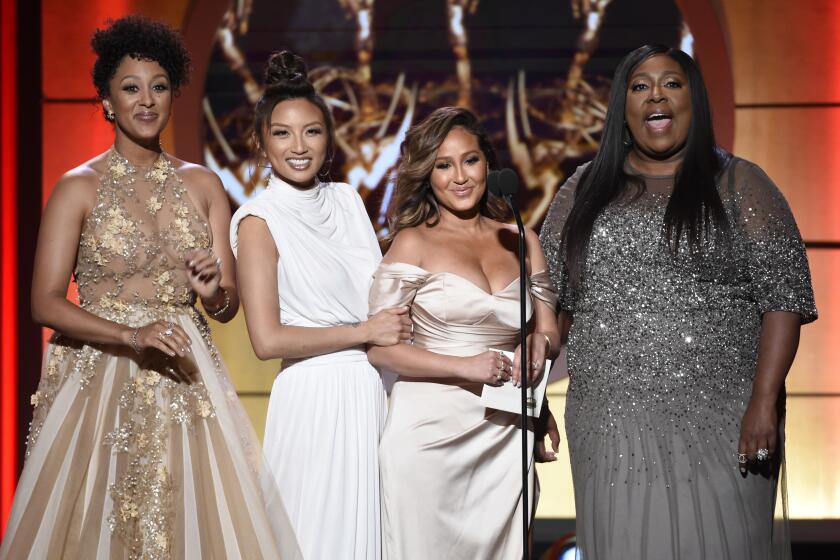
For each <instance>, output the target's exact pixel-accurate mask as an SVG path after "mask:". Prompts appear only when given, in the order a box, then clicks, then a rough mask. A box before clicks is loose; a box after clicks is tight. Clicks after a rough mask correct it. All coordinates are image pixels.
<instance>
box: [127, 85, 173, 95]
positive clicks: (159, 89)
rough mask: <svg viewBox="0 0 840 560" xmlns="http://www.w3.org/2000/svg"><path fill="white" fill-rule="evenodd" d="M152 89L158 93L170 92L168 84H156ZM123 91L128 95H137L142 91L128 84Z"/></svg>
mask: <svg viewBox="0 0 840 560" xmlns="http://www.w3.org/2000/svg"><path fill="white" fill-rule="evenodd" d="M152 89H153V90H155V92H156V93H163V92H164V91H169V86H168V85H167V84H155V85H153V86H152ZM122 90H123V91H125V92H128V93H137V92H139V91H140V88H139V87H137V86H136V85H134V84H127V85H124V86H123V87H122Z"/></svg>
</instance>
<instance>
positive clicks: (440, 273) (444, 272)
mask: <svg viewBox="0 0 840 560" xmlns="http://www.w3.org/2000/svg"><path fill="white" fill-rule="evenodd" d="M380 266H381V267H387V266H397V267H408V268H413V269H415V270H418V271H420V272H422V273H423V274H424V275H425V276H426V277H427V278H430V277H432V276H443V275H446V276H454V277H455V278H460V279H461V280H463V281H464V282H466V283H468V284H470V285H472V286H474V287H475V288H476V289H478V290H481V291H482V292H484V293H485V294H487V295H488V296H495V295H497V294H500V293H502V292H505V291H507V290H508V289H510V287H511V286H513V285H514V284H516V283H518V282H519V275H518V274H517V275H516V276H515V277H514V278H513V280H511V281H510V282H508V283H507V285H506V286H504V287H503V288H500V289H498V290H492V291H487V290H485V289H484V288H482V287H481V286H479V285H478V284H476V283H475V282H473V281H472V280H470V279H469V278H467V277H466V276H463V275H461V274H458V273H456V272H449V271H447V270H439V271H437V272H432V271H430V270H426V269H425V268H423V267H421V266H417V265H416V264H409V263H404V262H390V263H382V264H381V265H380ZM544 272H547V271H546V270H540V271H539V272H535V273H533V274H531V276H529V280H530V279H531V278H533V277H534V276H536V275H538V274H542V273H544ZM488 284H489V282H488Z"/></svg>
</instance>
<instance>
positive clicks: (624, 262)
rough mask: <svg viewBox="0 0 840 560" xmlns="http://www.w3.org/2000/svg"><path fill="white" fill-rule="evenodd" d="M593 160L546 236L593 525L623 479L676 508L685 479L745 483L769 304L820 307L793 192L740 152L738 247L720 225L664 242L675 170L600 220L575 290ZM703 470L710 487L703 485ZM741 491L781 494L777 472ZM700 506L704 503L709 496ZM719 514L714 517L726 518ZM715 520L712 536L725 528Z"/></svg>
mask: <svg viewBox="0 0 840 560" xmlns="http://www.w3.org/2000/svg"><path fill="white" fill-rule="evenodd" d="M582 170H583V168H580V169H579V170H578V172H577V173H576V174H575V175H574V176H573V177H572V178H571V179H570V180H569V181H568V182H567V184H566V185H564V186H563V187H562V188H561V189H560V190H559V192H558V194H557V196H556V198H555V200H554V202H553V203H552V206H551V209H550V210H549V214H548V216H547V218H546V221H545V223H544V224H543V228H542V232H541V241H542V244H543V248H544V250H545V254H546V259H547V261H548V265H549V270H550V272H551V277H552V280H553V282H554V284H555V286H556V287H557V290H558V293H559V294H560V299H559V303H558V306H559V308H560V309H562V310H565V311H567V312H569V313H571V314H572V316H573V323H572V327H571V331H570V334H569V342H568V364H569V373H570V382H569V389H568V393H567V400H566V430H567V437H568V443H569V450H570V455H571V459H572V472H573V479H574V483H575V490H576V496H577V497H576V503H577V504H578V514H579V516H580V518H581V519H582V518H586V519H588V520H595V521H594V522H593V521H588V522H587V523H590V522H592V523H594V524H593V525H585V527H586V528H588V529H593V527H594V526H596V525H597V524H598V523H599V522H600V523H601V527H600V528H599V529H598V530H599V531H605V530H606V529H605V527H608V526H610V525H609V522H608V521H607V520H606V519H607V518H608V517H609V515H610V514H609V513H608V512H607V513H604V511H603V510H602V509H600V508H607V507H610V508H612V507H615V504H616V502H615V500H622V499H625V498H624V497H626V496H629V495H632V493H631V491H630V490H620V491H619V490H618V488H619V487H621V488H627V487H641V488H645V487H653V488H658V489H659V490H656V492H659V494H656V495H657V496H659V497H660V498H661V499H663V500H666V501H665V502H663V503H660V506H661V507H664V509H665V510H666V511H670V512H671V515H672V516H676V515H677V513H676V512H677V511H679V510H678V509H677V505H676V504H677V503H678V500H682V501H683V504H686V503H691V502H687V501H685V500H686V498H685V496H682V497H680V496H677V493H676V491H673V493H672V488H675V487H676V486H675V485H679V487H681V488H683V489H684V490H683V491H684V492H685V491H688V490H689V489H690V490H691V491H692V492H698V495H699V492H706V493H707V494H708V488H720V489H721V492H723V491H724V490H723V488H731V486H730V485H731V484H734V482H731V481H734V480H738V479H737V478H736V476H737V468H738V464H737V444H738V438H739V433H740V423H741V417H742V416H743V413H744V411H745V408H746V405H747V403H748V401H749V399H750V396H751V391H752V380H753V376H754V373H755V366H756V361H757V352H758V339H759V334H760V327H761V315H762V313H764V312H767V311H789V312H794V313H798V314H800V315H801V317H802V322H803V323H804V322H810V321H812V320H814V319H816V316H817V311H816V308H815V305H814V297H813V292H812V288H811V280H810V273H809V270H808V262H807V258H806V254H805V248H804V244H803V243H802V240H801V237H800V235H799V231H798V229H797V227H796V223H795V221H794V219H793V216H792V214H791V212H790V209H789V208H788V206H787V203H786V202H785V200H784V198H783V197H782V195H781V193H780V192H779V191H778V189H777V188H776V187H775V186H774V185H773V184H772V182H771V181H770V179H769V178H767V176H766V175H765V174H764V173H763V172H762V171H761V170H760V169H759V168H758V167H756V166H755V165H753V164H750V163H749V162H746V161H744V160H740V159H738V158H734V159H733V160H732V162H731V163H730V164H729V167H728V168H727V169H726V170H725V171H724V173H723V174H722V179H721V182H720V184H719V192H720V194H721V198H722V200H723V204H724V207H725V209H726V212H727V216H728V218H729V221H730V224H731V226H732V237H733V239H732V242H731V245H729V246H726V245H724V244H722V243H719V244H717V245H716V243H715V239H714V236H712V240H711V241H707V242H706V243H705V244H704V245H703V246H702V247H701V248H700V250H699V251H691V250H689V249H688V248H687V247H686V246H687V245H688V244H687V243H681V244H680V247H681V249H680V251H679V253H678V254H677V255H673V254H672V253H671V252H670V251H669V249H668V248H667V246H666V245H665V244H664V242H663V240H662V224H663V220H664V212H665V208H666V205H667V202H668V199H669V196H670V193H671V189H672V185H673V178H671V177H659V178H654V177H645V178H644V183H645V187H644V190H643V191H642V194H641V196H639V197H638V198H635V199H632V200H629V199H623V200H621V201H618V202H615V203H613V204H611V205H610V206H608V207H607V208H606V209H605V210H604V211H603V212H602V213H601V215H600V216H599V217H598V218H597V219H596V221H595V223H594V227H593V231H592V236H591V238H590V242H589V254H588V258H587V262H586V265H585V267H584V270H583V279H582V283H581V285H580V286H579V288H578V289H576V290H572V289H570V287H569V284H568V274H567V271H566V267H565V263H564V261H565V245H564V240H563V237H562V230H563V226H564V224H565V221H566V219H567V217H568V214H569V212H570V210H571V207H572V204H573V201H574V193H575V188H576V186H577V182H578V181H579V179H580V176H581V173H582ZM782 421H783V418H782ZM700 480H702V481H704V482H703V484H705V486H702V488H704V489H705V490H698V489H699V488H701V486H698V485H697V484H698V481H700ZM736 488H738V489H737V491H736V490H727V491H729V492H731V494H730V495H729V497H728V498H727V500H729V501H728V502H727V503H726V504H724V505H723V506H721V507H725V508H730V509H732V508H735V507H736V504H737V505H738V507H742V506H741V505H740V504H745V505H743V507H746V508H748V509H752V506H753V505H755V504H756V503H758V502H757V501H756V500H758V501H759V502H761V501H762V500H765V501H767V502H770V503H772V498H773V496H774V495H775V479H774V478H772V477H771V478H769V479H768V480H766V484H764V486H761V485H760V484H759V483H755V484H754V486H752V487H747V485H745V486H744V488H741V487H737V486H736ZM592 493H594V494H592ZM739 493H741V494H740V498H738V500H740V501H735V500H736V497H735V496H739ZM596 495H597V497H595V496H596ZM638 495H640V496H641V495H644V494H638ZM622 496H624V497H622ZM647 496H648V498H649V497H650V494H647ZM707 499H709V500H712V499H716V498H711V497H710V498H707ZM667 500H671V501H670V502H669V501H667ZM694 503H695V504H698V505H696V507H698V508H699V507H700V506H699V503H700V501H699V498H698V499H697V500H696V501H695V502H694ZM762 503H763V502H762ZM604 504H611V505H610V506H605V505H604ZM751 504H752V505H751ZM638 505H639V504H638V503H636V506H638ZM646 507H647V506H646ZM650 507H657V506H656V505H654V506H650ZM682 507H685V505H683V506H682ZM733 511H734V510H733ZM681 513H682V512H681ZM601 514H603V515H604V517H602V516H601ZM683 515H687V514H685V513H683ZM718 515H723V514H721V513H720V511H718ZM706 516H707V520H706V522H707V523H712V520H713V519H714V517H713V516H711V515H710V514H709V513H706ZM771 518H772V516H770V517H768V523H769V522H770V521H772V519H771ZM698 519H699V518H698ZM721 519H723V518H721ZM745 519H746V518H745ZM682 522H684V521H682ZM674 523H676V521H674ZM749 523H751V521H750V522H749ZM749 523H748V522H746V521H744V522H743V525H744V526H743V527H741V525H742V523H741V522H740V521H739V522H738V523H737V524H734V525H737V526H732V527H728V530H729V531H730V538H736V537H738V536H739V535H741V536H743V535H744V534H750V532H752V531H754V530H756V529H755V527H754V526H749V527H748V526H747V525H749ZM707 529H708V533H707V535H708V534H712V533H714V532H715V531H716V530H717V529H716V528H713V529H709V528H708V527H707ZM741 529H743V531H744V532H743V533H739V531H740V530H741ZM767 529H768V530H769V525H768V526H767ZM582 530H584V526H582V525H581V524H580V523H579V533H580V532H581V531H582ZM645 530H646V529H645ZM692 530H693V531H694V529H692ZM696 531H698V532H700V534H702V531H703V528H702V527H698V528H697V529H696ZM604 534H607V533H602V534H601V536H603V535H604ZM666 534H667V533H666ZM670 534H671V535H677V534H678V531H677V529H676V528H673V531H672V532H671V533H670ZM752 534H755V533H752ZM732 535H735V536H736V537H732ZM580 538H581V542H588V543H590V545H591V543H592V542H593V541H589V540H587V539H590V538H592V535H581V536H580ZM666 538H668V537H666ZM676 538H677V537H676V536H675V537H674V539H676ZM680 538H683V537H680ZM596 540H597V539H596ZM605 540H606V539H603V538H602V539H601V540H598V541H597V542H600V543H603V542H605ZM672 542H676V541H672ZM732 542H734V541H732ZM730 544H731V542H730ZM601 552H602V553H604V554H607V556H609V554H608V553H606V552H604V551H603V550H602V551H601ZM709 554H710V555H711V556H715V555H716V554H717V553H711V552H710V553H709ZM607 556H605V557H607ZM626 557H628V558H635V557H637V556H636V555H635V554H630V553H629V552H628V553H627V556H626Z"/></svg>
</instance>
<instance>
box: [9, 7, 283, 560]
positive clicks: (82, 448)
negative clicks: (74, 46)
mask: <svg viewBox="0 0 840 560" xmlns="http://www.w3.org/2000/svg"><path fill="white" fill-rule="evenodd" d="M92 46H93V50H94V51H95V52H96V55H97V59H96V63H95V65H94V69H93V81H94V85H95V87H96V90H97V93H98V95H99V98H100V99H101V103H102V107H103V109H104V114H105V118H106V119H108V120H109V121H111V122H112V123H113V124H114V145H113V147H111V148H110V149H108V151H106V152H105V153H103V154H100V155H99V156H97V157H95V158H93V159H92V160H90V161H88V162H86V163H84V164H82V165H80V166H79V167H77V168H75V169H72V170H70V171H68V172H67V173H66V174H65V175H64V176H63V177H62V178H61V179H60V180H59V182H58V184H57V185H56V187H55V190H54V191H53V194H52V196H51V197H50V200H49V202H48V204H47V207H46V209H45V211H44V215H43V218H42V222H41V231H40V235H39V239H38V247H37V252H36V255H35V272H34V280H33V286H32V313H33V316H34V318H35V320H36V321H38V322H39V323H41V324H43V325H45V326H47V327H50V328H52V329H54V330H55V335H54V336H53V337H52V339H51V341H50V344H49V345H48V347H47V350H46V355H45V358H44V367H43V372H42V375H41V381H40V384H39V386H38V390H37V392H36V393H35V395H33V397H32V404H33V405H34V407H35V411H34V418H33V421H32V425H31V427H30V434H29V439H28V442H27V443H28V445H27V453H26V462H25V465H24V469H23V473H22V474H21V478H20V481H19V483H18V489H17V494H16V496H15V500H14V503H13V506H12V512H11V515H10V517H9V522H8V527H7V530H6V534H5V538H4V541H3V544H2V548H0V557H3V558H45V557H47V556H49V557H55V558H202V557H203V558H249V559H250V558H278V557H282V558H289V557H292V558H294V557H299V552H298V549H297V544H296V541H295V539H294V536H293V534H292V532H291V528H290V525H289V522H288V518H287V516H286V513H285V511H284V509H283V506H282V503H281V502H280V501H279V499H278V498H277V496H276V491H275V490H273V483H272V480H271V477H270V475H261V474H260V473H261V472H262V467H261V465H260V461H261V458H260V454H259V453H258V451H257V450H258V447H257V446H258V443H257V440H256V438H255V437H254V434H253V431H252V429H251V427H250V424H249V423H248V421H247V418H246V416H245V413H244V411H243V409H242V407H241V404H240V403H239V401H238V400H237V397H236V393H235V391H234V389H233V387H232V385H231V384H230V381H229V380H228V376H227V373H226V371H225V369H224V366H223V364H222V362H221V360H220V358H219V354H218V352H217V351H216V349H215V347H214V345H213V342H212V340H211V338H210V329H209V327H208V324H207V320H206V318H205V314H206V315H209V316H210V317H212V318H214V319H216V320H218V321H222V322H225V321H229V320H230V319H231V318H233V316H234V315H235V314H236V311H237V308H238V299H237V295H236V280H235V274H234V267H233V255H232V254H231V251H230V246H229V244H228V238H227V230H228V226H229V222H230V208H229V205H228V201H227V197H226V195H225V192H224V190H223V188H222V185H221V182H220V181H219V179H218V178H217V177H216V175H214V174H213V173H211V172H210V171H208V170H207V169H205V168H203V167H201V166H198V165H195V164H191V163H188V162H185V161H181V160H179V159H177V158H175V157H173V156H172V155H170V154H167V153H165V152H164V151H163V150H162V149H161V147H160V134H161V132H162V131H163V129H164V127H165V126H166V123H167V121H168V120H169V116H170V113H171V110H172V101H173V97H174V94H175V93H177V91H178V89H179V87H181V86H182V85H183V84H184V83H185V81H186V79H187V75H188V70H189V55H188V53H187V51H186V49H185V48H184V46H183V44H182V42H181V39H180V37H179V36H178V35H177V33H175V32H174V31H173V30H172V29H171V28H169V27H167V26H166V25H164V24H161V23H158V22H154V21H151V20H148V19H145V18H143V17H139V16H129V17H125V18H122V19H119V20H117V21H115V22H112V23H111V24H110V25H109V26H108V28H106V29H104V30H98V31H96V32H95V33H94V35H93V39H92ZM71 276H73V277H74V278H75V280H76V283H77V284H78V291H79V299H80V305H75V304H74V303H72V302H70V301H68V300H67V298H66V294H67V288H68V284H69V281H70V278H71ZM199 299H200V300H201V305H202V307H203V308H204V313H202V312H201V311H199V309H198V307H197V306H196V304H197V300H199Z"/></svg>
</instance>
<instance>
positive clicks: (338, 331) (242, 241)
mask: <svg viewBox="0 0 840 560" xmlns="http://www.w3.org/2000/svg"><path fill="white" fill-rule="evenodd" d="M238 227H239V231H238V234H237V235H238V239H239V242H238V247H239V249H238V258H237V260H236V269H237V277H238V279H239V295H240V298H241V299H242V305H243V307H244V308H245V323H246V325H247V327H248V335H249V336H250V338H251V344H252V346H253V347H254V352H255V353H256V355H257V357H258V358H260V359H261V360H270V359H273V358H309V357H311V356H317V355H320V354H328V353H330V352H337V351H339V350H344V349H346V348H352V347H354V346H360V345H362V344H375V345H376V344H379V345H386V344H396V343H397V342H399V341H400V340H408V339H409V338H410V336H411V332H410V331H411V328H410V322H409V321H408V318H407V315H408V309H407V308H401V309H387V310H384V311H382V312H381V313H379V314H377V315H375V316H373V317H371V318H370V319H369V320H367V321H363V322H359V323H353V324H349V325H340V326H335V327H294V326H289V325H283V324H281V323H280V304H279V294H278V287H277V262H278V259H281V258H283V257H282V255H278V253H277V246H276V245H275V243H274V239H273V238H272V236H271V232H270V231H269V229H268V225H267V224H266V223H265V221H264V220H263V219H262V218H259V217H257V216H247V217H246V218H244V219H243V220H242V221H241V222H240V223H239V226H238Z"/></svg>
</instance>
